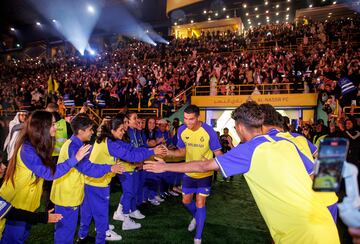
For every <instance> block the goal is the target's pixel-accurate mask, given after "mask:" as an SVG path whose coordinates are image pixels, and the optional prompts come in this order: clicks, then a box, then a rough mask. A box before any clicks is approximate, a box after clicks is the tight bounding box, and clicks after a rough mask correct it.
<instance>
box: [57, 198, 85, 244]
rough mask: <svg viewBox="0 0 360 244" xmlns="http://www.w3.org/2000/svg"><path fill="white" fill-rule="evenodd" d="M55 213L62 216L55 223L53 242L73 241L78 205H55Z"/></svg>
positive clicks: (70, 243)
mask: <svg viewBox="0 0 360 244" xmlns="http://www.w3.org/2000/svg"><path fill="white" fill-rule="evenodd" d="M55 213H58V214H62V216H63V218H62V220H60V221H59V222H57V223H56V224H55V233H54V243H55V244H72V243H74V236H75V231H76V226H77V221H78V216H79V207H63V206H58V205H55Z"/></svg>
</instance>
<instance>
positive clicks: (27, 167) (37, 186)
mask: <svg viewBox="0 0 360 244" xmlns="http://www.w3.org/2000/svg"><path fill="white" fill-rule="evenodd" d="M55 132H56V124H55V119H54V118H53V116H52V114H51V113H49V112H45V111H35V112H34V113H33V114H32V115H31V116H30V118H29V119H28V120H27V122H26V123H25V127H24V129H23V130H22V131H21V133H20V135H19V139H18V141H17V144H16V146H15V150H14V154H13V157H12V158H11V159H10V163H9V166H8V169H7V172H6V175H5V179H4V184H3V185H2V187H1V189H0V197H1V198H3V199H4V200H5V201H7V202H9V203H10V204H11V205H12V206H14V207H15V208H18V209H21V210H26V211H30V212H34V211H36V209H38V207H39V206H40V198H41V194H42V184H43V181H44V179H45V180H53V179H56V178H59V177H61V176H63V175H64V174H66V173H67V172H69V170H71V169H72V167H74V166H75V165H76V164H77V163H78V161H80V160H82V159H83V157H85V156H86V154H87V153H88V151H89V149H90V147H89V146H86V147H82V148H80V150H76V151H74V154H73V155H72V157H69V158H68V159H67V160H64V161H63V162H62V163H61V164H58V165H55V164H52V161H51V154H52V151H53V137H54V136H55ZM5 218H6V216H5ZM4 227H5V229H4ZM0 228H1V231H2V230H3V229H4V232H3V235H2V239H1V243H23V242H25V241H26V239H27V237H28V235H29V231H30V228H31V224H29V223H26V222H25V220H22V221H15V220H6V223H5V219H2V220H1V224H0Z"/></svg>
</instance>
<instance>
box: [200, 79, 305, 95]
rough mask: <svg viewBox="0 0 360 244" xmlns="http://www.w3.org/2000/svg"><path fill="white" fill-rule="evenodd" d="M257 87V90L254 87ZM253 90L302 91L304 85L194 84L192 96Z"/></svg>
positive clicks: (279, 92)
mask: <svg viewBox="0 0 360 244" xmlns="http://www.w3.org/2000/svg"><path fill="white" fill-rule="evenodd" d="M255 87H257V91H256V89H255ZM254 91H256V93H258V94H289V93H303V92H304V87H303V85H302V84H301V83H300V82H299V83H298V84H296V83H278V84H257V85H254V84H242V85H216V86H194V87H193V96H209V95H210V96H221V95H251V94H252V93H253V92H254Z"/></svg>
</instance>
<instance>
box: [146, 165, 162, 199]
mask: <svg viewBox="0 0 360 244" xmlns="http://www.w3.org/2000/svg"><path fill="white" fill-rule="evenodd" d="M144 174H145V184H144V187H143V191H144V199H145V200H146V199H154V197H155V196H157V195H158V192H159V188H160V184H161V174H155V173H152V172H144Z"/></svg>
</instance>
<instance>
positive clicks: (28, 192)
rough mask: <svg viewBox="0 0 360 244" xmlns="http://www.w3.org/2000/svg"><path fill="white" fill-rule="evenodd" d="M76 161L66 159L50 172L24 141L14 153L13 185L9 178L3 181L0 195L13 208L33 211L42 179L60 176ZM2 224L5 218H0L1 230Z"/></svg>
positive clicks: (38, 196)
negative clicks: (53, 171) (15, 153)
mask: <svg viewBox="0 0 360 244" xmlns="http://www.w3.org/2000/svg"><path fill="white" fill-rule="evenodd" d="M76 163H77V161H76V159H69V160H66V161H65V162H64V163H62V164H59V165H57V166H56V171H55V173H54V174H52V173H51V169H50V168H49V167H46V166H45V165H44V164H43V162H42V160H41V158H40V157H39V156H38V155H37V153H36V150H35V148H34V147H33V146H32V145H31V144H30V143H29V142H27V141H26V142H24V144H23V145H22V146H21V147H20V149H19V151H18V152H17V155H16V170H15V173H14V185H13V184H12V182H11V180H9V181H5V182H4V183H3V185H2V186H1V188H0V197H1V198H2V199H4V200H5V201H7V202H8V203H10V204H11V205H12V206H14V207H15V208H18V209H22V210H27V211H30V212H35V210H36V209H38V208H39V206H40V199H41V195H42V187H43V181H44V179H45V180H54V179H56V178H58V177H61V176H62V175H64V174H65V173H67V172H68V171H69V170H70V169H71V168H72V167H73V166H74V165H75V164H76ZM37 178H38V179H37ZM4 209H5V207H4ZM4 226H5V219H3V220H1V223H0V230H1V231H2V230H3V227H4Z"/></svg>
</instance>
